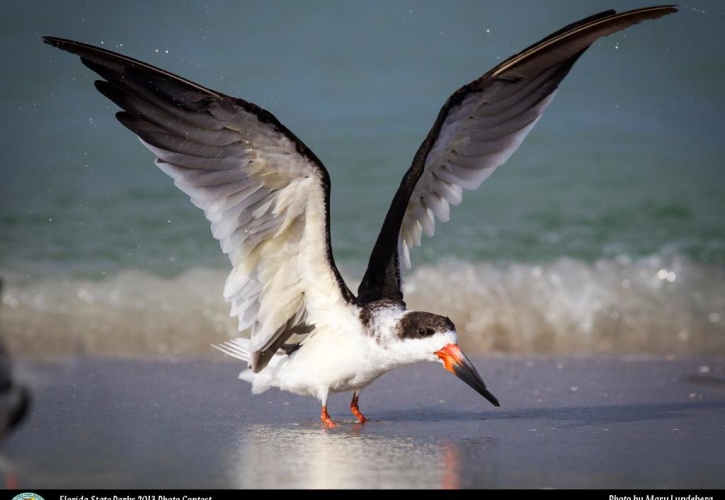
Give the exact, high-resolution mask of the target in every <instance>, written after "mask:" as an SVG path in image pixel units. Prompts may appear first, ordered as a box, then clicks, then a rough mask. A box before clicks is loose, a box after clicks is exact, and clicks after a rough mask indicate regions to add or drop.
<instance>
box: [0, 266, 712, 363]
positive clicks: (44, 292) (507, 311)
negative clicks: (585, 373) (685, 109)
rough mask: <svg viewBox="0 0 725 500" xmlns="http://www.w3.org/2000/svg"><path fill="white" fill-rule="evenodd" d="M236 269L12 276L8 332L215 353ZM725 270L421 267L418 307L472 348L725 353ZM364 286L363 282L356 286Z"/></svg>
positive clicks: (414, 303)
mask: <svg viewBox="0 0 725 500" xmlns="http://www.w3.org/2000/svg"><path fill="white" fill-rule="evenodd" d="M226 274H227V271H225V270H219V269H205V268H197V269H192V270H190V271H188V272H186V273H184V274H183V275H181V276H178V277H176V278H162V277H158V276H155V275H152V274H148V273H142V272H139V271H123V272H121V273H119V274H117V275H115V276H112V277H109V278H107V279H105V280H103V281H92V280H83V279H78V278H58V277H54V278H47V279H44V280H40V281H34V282H27V281H26V282H24V281H23V280H22V279H20V278H19V277H13V276H12V275H7V273H5V276H6V290H5V293H4V296H3V298H2V303H3V307H2V310H1V311H0V331H2V333H3V336H4V338H5V341H6V342H7V344H8V346H9V347H10V349H11V350H12V351H13V352H14V353H16V354H17V355H20V356H24V357H25V356H27V357H36V358H37V357H39V358H58V357H68V356H74V355H84V354H87V355H101V356H115V357H163V358H174V357H200V356H201V357H213V356H218V353H217V352H216V351H214V350H213V349H210V347H209V344H211V343H218V342H220V341H223V340H226V339H228V338H232V337H235V336H237V335H238V332H237V331H236V319H232V318H230V317H229V305H228V304H227V303H225V302H224V300H223V298H222V296H221V290H222V286H223V283H224V280H225V278H226ZM723 278H725V268H722V267H718V266H711V265H706V264H701V263H696V262H693V261H691V260H689V259H688V258H685V257H681V256H674V257H667V258H663V257H658V256H653V257H649V258H646V259H637V260H632V259H629V258H626V257H620V258H617V259H613V260H600V261H597V262H594V263H587V262H582V261H578V260H573V259H568V258H561V259H558V260H556V261H554V262H551V263H548V264H530V263H509V264H502V265H496V264H491V263H468V262H460V261H447V262H441V263H438V264H435V265H427V266H421V267H418V268H417V269H416V270H415V271H414V272H413V273H412V274H410V275H409V276H408V279H407V280H406V284H405V292H406V301H407V302H408V306H409V308H410V309H419V310H428V311H432V312H436V313H439V314H444V315H447V316H449V317H450V318H451V319H452V320H453V322H454V323H455V324H456V325H457V329H458V333H459V336H460V338H461V343H462V345H464V346H465V348H466V350H468V351H471V352H476V351H477V352H514V353H663V354H710V355H725V279H723ZM348 282H349V283H350V285H351V288H353V289H355V288H356V287H357V283H356V282H354V281H353V280H349V281H348Z"/></svg>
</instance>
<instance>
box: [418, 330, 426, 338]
mask: <svg viewBox="0 0 725 500" xmlns="http://www.w3.org/2000/svg"><path fill="white" fill-rule="evenodd" d="M418 335H420V336H421V337H422V336H424V335H425V330H423V329H422V328H418Z"/></svg>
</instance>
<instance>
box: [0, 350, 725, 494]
mask: <svg viewBox="0 0 725 500" xmlns="http://www.w3.org/2000/svg"><path fill="white" fill-rule="evenodd" d="M474 363H475V364H476V366H477V367H478V369H479V371H480V372H481V374H482V375H483V378H484V380H486V382H487V384H488V385H489V387H490V388H491V390H492V392H493V393H494V394H495V395H496V396H497V397H498V398H499V399H500V400H501V408H500V409H498V408H494V407H492V406H491V405H489V404H488V403H487V402H486V401H485V400H483V399H482V398H481V397H479V396H478V395H477V394H475V393H474V392H473V391H472V390H471V389H469V388H468V387H466V386H465V385H464V384H462V383H461V382H460V381H459V380H457V379H456V378H455V377H452V376H451V375H450V374H448V373H447V372H445V371H444V370H442V369H441V367H439V366H437V365H418V366H414V367H409V368H406V369H401V370H398V371H397V372H393V373H390V374H388V375H386V376H384V377H382V378H381V379H380V380H378V381H377V382H375V383H374V384H373V385H372V386H371V387H370V388H369V389H367V390H366V391H364V392H363V395H362V398H361V408H362V411H363V413H365V414H366V416H367V417H368V418H370V419H371V420H372V421H371V422H370V423H368V424H365V425H360V424H356V423H355V422H354V421H353V420H352V418H351V417H352V416H351V414H350V413H349V411H348V404H349V398H348V395H347V394H341V395H336V396H333V397H332V398H331V401H330V403H329V406H330V413H331V415H332V417H333V418H334V419H336V420H337V421H338V422H339V423H341V424H342V425H341V426H340V427H339V428H337V429H334V430H325V429H321V428H320V426H319V423H318V414H319V405H318V403H317V402H316V401H315V400H313V399H310V398H303V397H299V396H295V395H291V394H287V393H281V392H279V391H277V390H271V391H269V392H267V393H265V394H262V395H260V396H253V395H252V394H251V392H250V389H249V386H248V385H247V384H245V383H243V382H241V381H239V380H237V378H236V377H237V374H238V372H239V370H240V365H239V364H237V363H232V362H217V363H214V362H209V361H177V362H168V361H165V362H161V361H139V360H133V361H131V360H129V361H121V360H109V359H99V358H86V359H77V360H75V361H73V362H53V363H50V362H27V361H26V362H23V361H19V362H18V371H19V374H20V375H21V376H22V377H23V378H25V379H26V380H29V381H30V383H31V385H32V387H33V390H34V404H33V408H32V412H31V416H30V419H29V421H28V422H26V424H25V425H24V426H23V427H22V428H21V429H19V430H18V432H17V433H16V434H15V435H13V436H12V437H11V438H10V439H9V440H8V441H6V442H5V444H4V446H3V449H2V452H3V455H4V461H5V462H6V470H5V473H6V474H7V472H8V470H10V471H12V473H13V474H14V475H15V476H16V477H17V481H18V484H19V487H20V488H30V489H32V488H68V487H119V488H123V487H129V488H130V487H157V488H165V487H183V488H194V487H198V488H247V487H262V488H270V487H318V488H328V487H343V488H345V487H350V488H360V487H366V488H370V487H373V488H376V487H432V488H458V487H484V488H502V487H526V488H547V487H554V488H567V487H584V488H587V487H640V488H649V487H678V488H689V487H720V488H722V487H725V478H724V477H723V475H722V471H723V470H725V455H723V449H725V362H724V361H723V359H722V358H698V357H684V358H680V357H678V358H672V357H670V358H666V357H622V356H620V357H544V356H535V357H525V356H515V357H510V356H496V357H479V358H474Z"/></svg>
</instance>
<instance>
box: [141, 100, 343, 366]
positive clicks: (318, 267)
mask: <svg viewBox="0 0 725 500" xmlns="http://www.w3.org/2000/svg"><path fill="white" fill-rule="evenodd" d="M210 113H211V114H212V115H213V117H214V118H215V123H214V128H215V130H214V131H213V132H212V131H205V130H192V131H190V130H189V129H188V128H184V129H183V130H179V131H178V133H179V134H184V135H185V136H186V137H187V138H190V139H193V140H194V143H193V144H191V143H189V149H188V151H184V147H183V146H181V147H176V148H174V149H175V150H176V151H169V150H166V149H163V148H160V147H158V146H155V145H152V144H150V143H149V142H147V141H145V140H143V139H141V142H142V143H143V144H144V145H145V146H146V147H147V148H149V149H150V150H151V151H152V152H153V153H154V154H155V155H156V156H157V157H158V159H157V160H156V165H157V166H158V167H159V168H160V169H161V170H163V171H164V172H165V173H166V174H168V175H169V176H170V177H172V178H173V179H174V184H175V185H176V186H177V187H178V188H179V189H181V190H182V191H183V192H185V193H186V194H188V195H189V197H190V198H191V201H192V202H193V203H194V205H196V206H197V207H199V208H201V209H202V210H203V211H204V214H205V215H206V218H207V219H208V220H209V222H211V229H212V234H213V236H214V237H215V238H216V239H217V240H219V242H220V244H221V248H222V251H223V252H224V253H225V254H226V255H227V256H228V257H229V260H230V261H231V263H232V265H233V267H234V269H233V270H232V272H231V273H230V274H229V277H228V278H227V281H226V284H225V286H224V298H225V299H226V300H227V301H228V302H231V304H232V307H231V316H233V317H238V318H239V330H249V331H250V332H251V339H250V344H249V346H248V349H249V350H250V351H251V352H255V351H260V350H264V349H266V348H267V347H269V346H270V345H271V344H272V343H273V342H274V341H275V340H276V339H277V338H278V337H279V336H280V334H281V333H282V332H289V331H294V329H295V328H296V327H300V326H301V325H304V324H305V323H306V322H308V323H310V324H313V323H314V322H315V318H314V317H310V316H311V314H310V311H317V314H324V311H329V309H331V308H336V307H340V306H342V305H343V304H344V303H345V302H344V300H343V296H342V294H341V291H340V288H339V286H338V282H337V281H336V276H335V273H334V270H333V269H332V268H331V266H330V262H329V260H328V252H327V235H326V231H327V228H326V210H327V206H326V200H325V192H324V185H323V179H322V178H321V173H320V171H319V169H318V168H317V167H316V166H314V165H312V164H311V162H310V161H309V160H308V159H307V158H306V157H304V156H303V155H301V154H300V153H299V152H298V151H297V150H296V148H295V144H294V143H293V142H292V141H291V140H290V139H288V138H287V137H286V136H285V135H284V134H282V133H279V132H277V131H274V130H273V129H271V127H269V126H268V125H267V124H264V123H261V122H260V121H259V120H258V119H257V117H256V116H255V115H253V114H251V113H248V112H246V111H244V110H242V109H241V108H235V109H232V110H228V109H223V108H222V107H220V106H212V107H211V109H210ZM194 134H197V135H196V136H194ZM197 141H204V142H206V143H208V144H209V143H214V145H211V144H209V145H208V146H206V147H207V148H208V149H205V146H200V144H199V142H197ZM202 155H203V156H202ZM308 306H312V307H308ZM312 316H314V314H313V315H312Z"/></svg>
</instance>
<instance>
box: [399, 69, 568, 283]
mask: <svg viewBox="0 0 725 500" xmlns="http://www.w3.org/2000/svg"><path fill="white" fill-rule="evenodd" d="M558 69H559V67H558V66H555V67H553V68H551V69H549V70H547V71H545V72H543V73H542V74H541V75H539V76H538V77H537V78H535V79H533V80H532V81H531V82H529V83H528V84H526V85H523V86H522V85H516V84H515V83H511V82H507V81H505V80H499V81H496V82H495V83H494V84H493V85H491V86H490V87H489V88H487V89H486V90H484V91H482V92H475V93H472V94H470V95H469V96H468V97H466V98H465V99H464V100H463V101H461V102H460V103H459V104H457V105H456V106H454V107H453V108H452V109H451V110H450V112H449V114H448V116H447V117H446V119H445V121H444V122H443V125H442V127H441V130H440V133H439V135H438V138H437V139H436V141H435V143H434V145H433V147H432V148H431V150H430V152H429V154H428V156H427V157H426V161H425V168H424V171H423V174H422V176H421V178H420V179H419V180H418V183H417V184H416V186H415V189H414V190H413V194H412V195H411V198H410V202H409V203H408V206H407V208H406V212H405V217H404V219H403V223H402V226H401V230H400V238H399V242H398V248H399V255H400V259H401V261H402V262H403V263H404V265H405V267H406V268H407V269H409V268H410V267H411V263H410V248H411V247H413V246H420V244H421V237H422V234H423V233H425V234H426V235H427V236H429V237H430V236H433V234H434V232H435V221H436V219H438V220H439V221H441V222H448V219H449V218H450V206H451V205H458V204H460V203H461V201H462V199H463V190H464V189H467V190H474V189H478V187H479V186H480V185H481V183H482V182H483V181H485V180H486V179H487V178H488V177H489V176H490V175H491V174H492V173H493V172H494V171H495V170H496V168H497V167H498V166H499V165H502V164H503V163H505V162H506V161H507V160H508V159H509V157H510V156H511V155H512V154H513V153H514V152H515V151H516V149H518V147H519V146H520V145H521V143H522V142H523V140H524V139H525V138H526V136H527V135H528V133H529V132H530V131H531V129H532V128H533V127H534V125H536V122H537V121H538V120H539V118H541V115H542V113H543V112H544V109H545V108H546V107H547V106H548V105H549V103H550V102H551V101H552V99H553V98H554V95H555V94H556V85H551V75H552V73H554V72H556V71H557V70H558ZM557 83H558V82H557Z"/></svg>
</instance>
